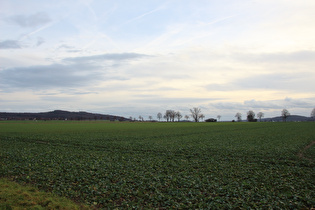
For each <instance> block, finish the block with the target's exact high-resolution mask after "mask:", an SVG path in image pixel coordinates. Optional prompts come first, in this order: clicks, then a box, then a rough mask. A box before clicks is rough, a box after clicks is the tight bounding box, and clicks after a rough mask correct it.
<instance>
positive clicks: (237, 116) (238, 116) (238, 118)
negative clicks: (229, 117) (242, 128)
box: [235, 112, 242, 122]
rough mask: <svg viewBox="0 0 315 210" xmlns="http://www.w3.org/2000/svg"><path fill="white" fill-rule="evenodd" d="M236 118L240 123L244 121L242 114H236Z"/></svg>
mask: <svg viewBox="0 0 315 210" xmlns="http://www.w3.org/2000/svg"><path fill="white" fill-rule="evenodd" d="M235 117H236V119H237V121H239V122H240V121H241V120H242V114H241V113H239V112H237V113H236V115H235Z"/></svg>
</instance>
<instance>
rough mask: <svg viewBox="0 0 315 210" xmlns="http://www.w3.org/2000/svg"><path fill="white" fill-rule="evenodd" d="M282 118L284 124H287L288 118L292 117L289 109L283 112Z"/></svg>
mask: <svg viewBox="0 0 315 210" xmlns="http://www.w3.org/2000/svg"><path fill="white" fill-rule="evenodd" d="M281 116H282V119H283V122H286V121H287V118H288V117H289V116H290V112H289V111H288V110H287V109H283V110H282V111H281Z"/></svg>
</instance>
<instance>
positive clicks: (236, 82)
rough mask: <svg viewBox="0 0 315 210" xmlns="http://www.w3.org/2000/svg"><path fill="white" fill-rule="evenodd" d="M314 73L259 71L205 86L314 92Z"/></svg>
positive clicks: (212, 88)
mask: <svg viewBox="0 0 315 210" xmlns="http://www.w3.org/2000/svg"><path fill="white" fill-rule="evenodd" d="M314 76H315V75H314V73H310V72H297V73H269V74H268V73H267V74H266V73H265V74H264V73H261V74H260V73H257V74H254V75H250V76H247V77H246V76H245V77H243V78H236V79H232V80H231V81H229V82H227V83H220V84H218V83H211V84H208V85H206V86H205V88H206V89H207V90H210V91H237V90H277V91H280V90H287V91H288V90H289V91H290V92H313V91H314V87H313V78H314Z"/></svg>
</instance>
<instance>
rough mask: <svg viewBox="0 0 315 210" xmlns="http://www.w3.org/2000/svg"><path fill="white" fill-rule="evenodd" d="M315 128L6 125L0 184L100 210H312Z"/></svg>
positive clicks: (1, 131)
mask: <svg viewBox="0 0 315 210" xmlns="http://www.w3.org/2000/svg"><path fill="white" fill-rule="evenodd" d="M314 128H315V123H313V122H305V123H304V122H300V123H293V122H292V123H140V122H138V123H104V122H101V121H81V122H78V121H46V122H40V121H39V122H33V121H32V122H24V121H15V122H9V121H2V122H0V166H1V167H0V177H6V178H10V179H13V180H15V181H16V182H19V183H28V184H31V185H33V186H35V187H38V188H39V189H42V190H44V191H48V192H52V193H54V194H56V195H60V196H65V197H68V198H70V199H72V200H75V201H79V202H81V203H84V204H87V205H89V206H93V207H100V208H102V207H104V208H105V207H106V208H115V207H116V208H120V207H121V208H128V207H129V208H132V207H136V208H137V207H138V208H220V209H221V208H237V207H239V208H268V207H273V208H279V209H281V208H311V207H315V200H314V198H315V190H314V189H315V181H314V180H315V167H314V166H315V163H314V160H315V150H314V147H315V145H313V146H311V147H307V146H308V145H310V144H311V143H312V142H313V141H315V129H314ZM305 148H307V149H305Z"/></svg>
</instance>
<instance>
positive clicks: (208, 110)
mask: <svg viewBox="0 0 315 210" xmlns="http://www.w3.org/2000/svg"><path fill="white" fill-rule="evenodd" d="M0 7H1V8H2V9H1V11H0V30H1V32H2V35H1V39H0V63H1V66H0V111H1V112H47V111H50V110H73V111H80V110H85V111H86V112H91V113H100V114H109V115H117V116H124V117H126V118H128V117H129V116H132V117H133V118H138V117H139V115H141V116H142V117H144V118H145V119H148V117H149V116H152V117H153V118H156V115H157V113H158V112H161V113H163V114H164V112H165V110H168V109H170V110H175V111H180V112H181V113H182V114H183V116H184V115H186V114H189V109H191V108H193V107H199V108H200V109H201V111H202V113H203V114H204V115H205V116H206V118H216V117H217V115H221V116H222V117H221V121H228V120H232V119H235V117H234V116H235V114H236V113H237V112H240V113H242V115H243V114H244V115H243V118H244V116H245V114H246V112H247V111H249V110H253V111H254V112H255V113H256V114H257V113H258V112H263V113H264V114H265V116H264V118H269V117H272V116H279V115H281V111H282V109H288V111H289V112H290V113H291V115H301V116H307V117H309V116H310V113H311V111H312V109H313V108H314V107H315V87H314V84H313V83H314V82H313V81H314V80H315V71H314V66H315V28H314V26H313V25H314V23H313V20H314V19H315V14H314V10H315V1H313V0H304V1H298V2H297V1H293V0H290V1H284V0H278V1H272V0H264V1H260V0H240V1H237V2H236V1H232V0H224V1H219V0H211V1H199V0H198V1H193V2H191V1H187V0H184V1H179V0H175V1H171V2H170V1H166V0H162V1H148V2H143V1H140V0H133V1H128V2H125V1H115V2H103V1H101V0H81V1H66V2H65V1H61V0H57V1H54V3H51V2H43V1H37V0H30V1H28V2H27V4H23V5H22V4H21V3H20V2H19V1H16V0H13V1H12V0H3V1H1V2H0Z"/></svg>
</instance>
